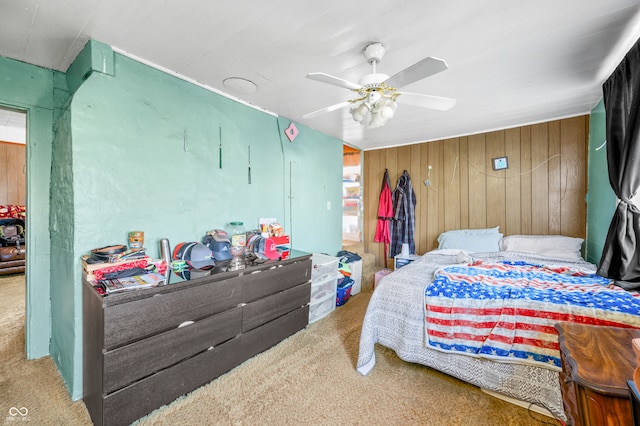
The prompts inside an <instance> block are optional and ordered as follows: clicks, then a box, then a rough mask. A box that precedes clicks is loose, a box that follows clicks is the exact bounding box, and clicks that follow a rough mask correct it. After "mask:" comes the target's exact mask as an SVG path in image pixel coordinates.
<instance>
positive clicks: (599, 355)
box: [555, 323, 640, 426]
mask: <svg viewBox="0 0 640 426" xmlns="http://www.w3.org/2000/svg"><path fill="white" fill-rule="evenodd" d="M555 328H556V329H557V330H558V332H559V333H560V337H559V342H560V357H561V359H562V372H561V373H560V387H561V389H562V401H563V404H564V411H565V413H566V415H567V418H568V424H570V425H576V426H583V425H584V426H587V425H610V426H619V425H633V418H632V414H631V402H630V398H629V388H628V386H627V380H630V379H632V378H633V371H634V370H635V368H636V357H635V354H634V352H633V349H632V347H631V339H633V338H636V337H640V329H627V328H617V327H600V326H591V325H582V324H572V323H559V324H557V325H556V326H555Z"/></svg>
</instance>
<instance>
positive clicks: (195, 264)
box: [184, 243, 215, 270]
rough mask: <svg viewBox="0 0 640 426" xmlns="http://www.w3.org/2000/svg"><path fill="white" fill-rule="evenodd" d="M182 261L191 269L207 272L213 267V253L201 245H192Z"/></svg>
mask: <svg viewBox="0 0 640 426" xmlns="http://www.w3.org/2000/svg"><path fill="white" fill-rule="evenodd" d="M184 257H185V258H184V260H186V261H187V265H189V266H191V267H192V268H196V269H202V270H208V269H211V268H213V267H214V266H215V262H214V260H213V253H212V252H211V250H209V247H207V246H205V245H204V244H202V243H193V245H191V246H190V247H188V248H187V249H186V252H185V256H184Z"/></svg>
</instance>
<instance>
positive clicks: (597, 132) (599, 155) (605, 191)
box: [585, 101, 616, 264]
mask: <svg viewBox="0 0 640 426" xmlns="http://www.w3.org/2000/svg"><path fill="white" fill-rule="evenodd" d="M605 125H606V123H605V111H604V102H603V101H600V103H599V104H598V105H596V106H595V108H594V109H593V110H592V111H591V117H590V119H589V127H590V129H589V168H588V174H589V177H588V179H589V184H588V191H587V238H586V243H585V259H587V260H588V261H589V262H592V263H595V264H598V263H599V262H600V256H601V255H602V249H603V247H604V241H605V239H606V237H607V231H608V230H609V224H610V223H611V218H612V217H613V212H614V211H615V208H616V195H615V194H614V192H613V190H612V189H611V184H610V183H609V172H608V170H607V149H606V146H604V147H602V148H601V149H600V150H598V151H596V149H597V148H599V147H601V146H602V144H603V143H604V141H605V139H606V133H605Z"/></svg>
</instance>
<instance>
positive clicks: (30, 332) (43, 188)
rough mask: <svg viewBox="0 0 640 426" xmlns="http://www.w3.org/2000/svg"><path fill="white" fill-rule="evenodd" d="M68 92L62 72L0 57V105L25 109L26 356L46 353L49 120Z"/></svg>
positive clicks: (48, 329)
mask: <svg viewBox="0 0 640 426" xmlns="http://www.w3.org/2000/svg"><path fill="white" fill-rule="evenodd" d="M67 98H68V91H67V88H66V81H65V78H64V74H62V73H59V72H56V71H52V70H48V69H43V68H40V67H36V66H34V65H30V64H25V63H23V62H19V61H14V60H11V59H7V58H3V57H0V105H2V106H8V107H14V108H18V109H21V110H23V111H26V113H27V202H26V205H27V247H28V249H27V265H28V268H27V274H26V281H27V291H26V353H27V358H30V359H32V358H39V357H42V356H45V355H47V354H49V351H50V349H49V343H50V337H51V320H50V315H51V305H50V287H49V281H50V245H49V177H50V172H51V141H52V138H53V132H54V129H55V128H56V126H55V120H56V119H57V117H58V116H59V114H60V111H61V110H62V108H63V105H64V103H65V102H66V100H67Z"/></svg>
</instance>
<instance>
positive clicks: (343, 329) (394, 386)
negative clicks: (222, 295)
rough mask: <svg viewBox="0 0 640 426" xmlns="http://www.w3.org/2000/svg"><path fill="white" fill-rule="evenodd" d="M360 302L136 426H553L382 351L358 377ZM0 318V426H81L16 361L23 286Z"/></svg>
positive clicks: (41, 380) (52, 374)
mask: <svg viewBox="0 0 640 426" xmlns="http://www.w3.org/2000/svg"><path fill="white" fill-rule="evenodd" d="M369 297H370V293H366V292H364V293H360V294H358V295H356V296H354V297H352V298H351V300H349V302H348V303H347V304H346V305H344V306H342V307H339V308H337V309H336V311H334V312H333V313H332V314H330V315H329V316H328V317H326V318H324V319H322V320H320V321H318V322H316V323H314V324H311V325H309V326H308V327H307V328H306V329H305V330H303V331H301V332H299V333H297V334H296V335H294V336H292V337H291V338H289V339H287V340H285V341H284V342H282V343H280V344H279V345H277V346H276V347H275V348H272V349H270V350H269V351H267V352H265V353H263V354H260V355H258V356H256V357H254V358H252V359H250V360H249V361H247V362H245V363H244V364H242V365H241V366H239V367H237V368H236V369H234V370H232V371H231V372H229V373H227V374H225V375H223V376H221V377H219V378H218V379H216V380H214V381H213V382H212V383H210V384H209V385H207V386H204V387H202V388H200V389H198V390H196V391H194V392H192V393H191V394H189V395H187V396H185V397H182V398H180V399H178V400H177V401H174V402H173V403H172V404H170V405H168V406H166V407H162V408H160V409H158V410H156V411H154V412H153V413H151V414H149V415H148V416H147V417H145V418H143V419H141V420H140V421H139V422H138V424H139V425H204V424H211V425H289V424H290V425H303V424H304V425H306V424H309V425H311V424H313V425H335V424H341V425H358V424H362V425H365V424H366V425H410V424H411V425H417V424H420V425H539V424H543V423H547V424H556V425H557V424H558V423H557V422H554V421H553V420H552V419H550V418H548V417H545V416H542V415H540V414H536V413H529V412H528V411H527V410H525V409H523V408H519V407H516V406H514V405H511V404H509V403H506V402H503V401H501V400H499V399H496V398H493V397H491V396H489V395H487V394H484V393H483V392H481V391H480V390H479V389H478V388H476V387H474V386H471V385H468V384H466V383H463V382H460V381H458V380H456V379H453V378H451V377H449V376H446V375H444V374H441V373H439V372H437V371H434V370H431V369H429V368H426V367H422V366H419V365H415V364H409V363H406V362H404V361H401V360H400V359H398V357H397V356H396V355H395V353H394V352H393V351H391V350H388V349H386V348H383V347H378V348H377V350H376V354H377V360H378V362H377V365H376V367H375V368H374V369H373V371H372V373H371V374H370V375H369V376H368V377H363V376H361V375H359V374H358V373H357V372H356V371H355V363H356V359H357V351H358V342H359V337H360V323H361V321H362V318H363V316H364V312H365V309H366V305H367V302H368V300H369ZM0 309H1V312H0V327H1V328H0V330H1V331H0V360H1V362H2V364H0V423H1V422H3V421H6V423H7V424H9V422H11V421H12V420H14V419H12V418H10V417H11V415H10V414H9V411H10V410H11V407H16V408H21V407H25V408H27V409H28V410H29V412H28V414H27V419H28V420H29V421H30V422H31V424H38V425H40V424H43V425H83V424H90V419H89V417H88V414H87V412H86V409H85V406H84V404H83V403H82V402H81V401H77V402H72V401H71V400H70V398H69V396H68V393H67V391H66V388H65V387H64V384H63V383H62V380H61V378H60V375H59V374H58V372H57V370H56V368H55V365H54V363H53V361H52V360H51V359H50V358H49V357H46V358H44V359H40V360H36V361H26V360H25V356H24V277H23V276H12V277H9V278H2V277H0ZM13 413H14V414H15V410H13ZM18 416H20V415H19V414H18V415H17V416H15V417H18ZM11 424H15V423H11Z"/></svg>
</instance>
